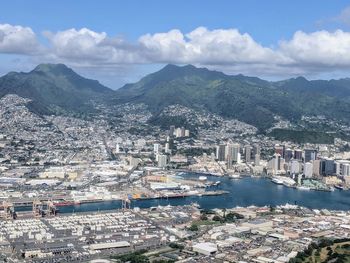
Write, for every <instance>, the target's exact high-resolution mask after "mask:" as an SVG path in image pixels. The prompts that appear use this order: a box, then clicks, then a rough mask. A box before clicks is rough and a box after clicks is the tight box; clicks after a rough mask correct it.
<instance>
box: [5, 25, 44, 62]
mask: <svg viewBox="0 0 350 263" xmlns="http://www.w3.org/2000/svg"><path fill="white" fill-rule="evenodd" d="M39 49H40V45H39V42H38V41H37V37H36V35H35V33H34V32H33V30H32V29H31V28H29V27H22V26H13V25H9V24H0V53H9V54H11V53H12V54H27V55H29V54H34V53H37V52H38V51H39Z"/></svg>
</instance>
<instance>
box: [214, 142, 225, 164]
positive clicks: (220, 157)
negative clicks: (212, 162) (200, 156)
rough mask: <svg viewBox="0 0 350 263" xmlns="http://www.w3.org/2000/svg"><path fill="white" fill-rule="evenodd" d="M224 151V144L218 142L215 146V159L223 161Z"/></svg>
mask: <svg viewBox="0 0 350 263" xmlns="http://www.w3.org/2000/svg"><path fill="white" fill-rule="evenodd" d="M225 152H226V145H225V144H220V145H217V146H216V159H217V160H218V161H220V162H223V161H225V159H226V158H225V157H226V156H225V154H226V153H225Z"/></svg>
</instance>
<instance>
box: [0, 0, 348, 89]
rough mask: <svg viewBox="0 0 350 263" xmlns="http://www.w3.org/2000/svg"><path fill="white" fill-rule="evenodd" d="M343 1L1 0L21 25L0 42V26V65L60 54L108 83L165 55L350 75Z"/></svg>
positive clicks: (272, 75) (274, 73)
mask: <svg viewBox="0 0 350 263" xmlns="http://www.w3.org/2000/svg"><path fill="white" fill-rule="evenodd" d="M349 6H350V3H349V2H348V1H334V0H333V1H332V0H324V1H319V0H318V1H314V0H311V1H258V0H254V1H253V0H245V1H224V0H222V1H203V0H202V1H199V0H187V1H185V0H178V1H164V0H163V1H160V0H148V1H133V0H132V1H87V0H85V1H82V0H74V1H71V0H70V1H69V0H61V1H39V0H36V1H34V0H26V1H24V0H22V1H19V0H15V1H13V0H12V1H3V2H2V3H1V12H0V25H1V24H2V25H5V24H8V25H10V26H11V27H14V26H20V27H21V28H20V29H18V28H17V29H16V34H18V36H19V37H16V38H8V39H7V40H6V41H7V42H6V43H5V42H4V43H3V45H1V41H2V40H1V39H2V38H3V37H1V36H5V37H6V36H8V34H9V32H12V33H13V31H14V30H13V28H9V27H8V26H7V27H3V28H1V26H0V60H1V62H2V63H0V64H1V65H0V74H5V73H6V72H8V71H17V70H29V69H31V68H32V67H33V66H34V65H35V64H38V63H40V62H52V63H56V62H62V63H66V64H67V65H69V66H71V67H73V68H74V69H75V70H77V71H78V72H79V73H81V74H83V75H85V76H89V77H93V78H97V79H99V80H100V81H101V82H102V83H105V84H107V85H109V86H113V88H116V87H118V86H119V85H122V84H123V83H125V82H129V81H135V80H137V79H138V78H139V77H141V76H142V75H143V74H146V73H149V72H152V71H154V70H157V69H159V68H160V67H162V66H163V65H164V64H166V63H176V64H187V63H191V64H195V65H197V66H205V67H209V68H213V69H217V70H222V71H224V72H226V73H229V74H236V73H244V74H248V75H257V76H260V77H264V78H269V79H281V78H285V77H292V76H296V75H305V76H307V77H309V78H317V77H321V78H333V77H334V78H338V77H342V76H349V75H350V72H349V71H350V70H349V69H350V56H349V55H348V56H349V59H348V58H347V57H346V58H344V55H343V53H344V54H345V53H348V49H349V50H350V46H349V47H348V42H347V41H348V38H349V39H350V34H349V33H348V32H349V30H350V9H348V8H349ZM23 28H26V29H28V28H29V29H30V31H32V33H33V36H31V35H30V32H29V31H25V30H24V29H23ZM83 28H85V29H86V30H83V31H81V29H83ZM198 28H200V30H197V31H195V30H196V29H198ZM203 28H205V30H203ZM71 29H74V30H75V31H69V30H71ZM175 29H176V30H177V31H176V32H175V31H174V32H173V31H172V30H175ZM1 30H2V31H3V32H2V31H1ZM218 30H221V31H218ZM337 30H338V31H339V30H340V32H338V33H336V32H337ZM17 31H18V32H17ZM193 31H195V32H194V33H193V34H192V35H190V36H188V35H187V34H189V33H191V32H193ZM299 31H300V32H302V34H297V35H296V32H299ZM1 32H2V33H1ZM58 32H63V33H64V34H63V33H62V34H57V33H58ZM169 32H173V33H172V34H170V33H169ZM237 32H238V33H237ZM95 33H96V34H95ZM158 33H164V35H160V36H156V35H155V34H158ZM147 34H149V35H148V37H146V38H143V40H141V41H140V38H141V37H142V36H145V35H147ZM245 34H247V35H248V39H247V37H246V35H245ZM28 37H29V38H30V39H29V40H28ZM182 38H183V41H182ZM3 39H4V38H3ZM19 39H21V41H22V42H20V40H19ZM67 39H68V40H67ZM77 39H78V41H77ZM3 41H4V40H3ZM11 41H18V43H17V42H16V43H13V44H12V43H11ZM169 41H170V42H169ZM281 42H284V43H285V44H282V45H281ZM26 43H31V45H29V44H28V45H27V44H26ZM77 43H79V45H81V46H79V45H78V44H77ZM91 43H94V45H92V44H91ZM222 43H224V44H222ZM315 43H316V44H315ZM344 43H345V44H344ZM349 43H350V41H349ZM344 45H345V47H344ZM25 46H27V47H26V48H24V47H25ZM315 46H316V47H315ZM246 47H247V48H246ZM325 47H328V49H330V50H331V51H332V52H329V50H328V49H327V48H325ZM333 47H334V48H333ZM85 48H86V50H85ZM333 50H335V51H334V52H333ZM218 51H222V54H220V52H218ZM342 52H343V53H342ZM91 54H94V55H93V56H92V55H91ZM301 54H303V56H301ZM337 56H339V57H337ZM226 58H227V59H226ZM338 61H340V62H338Z"/></svg>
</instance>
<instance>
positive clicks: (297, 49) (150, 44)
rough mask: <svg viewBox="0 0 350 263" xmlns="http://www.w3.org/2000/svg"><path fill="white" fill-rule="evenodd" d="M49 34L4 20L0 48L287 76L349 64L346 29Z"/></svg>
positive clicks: (80, 60) (109, 64) (91, 62)
mask: <svg viewBox="0 0 350 263" xmlns="http://www.w3.org/2000/svg"><path fill="white" fill-rule="evenodd" d="M44 36H45V37H46V38H47V39H48V44H47V45H46V46H45V48H43V46H40V45H39V43H38V40H37V37H36V35H35V33H34V32H33V30H32V29H30V28H27V27H21V26H11V25H7V24H5V25H1V24H0V53H15V54H35V55H36V56H33V58H34V59H35V60H36V61H38V62H41V61H45V62H48V61H50V62H63V63H68V64H69V65H71V66H75V67H85V68H86V67H90V68H95V69H97V70H98V69H101V70H103V69H104V68H106V69H107V68H108V70H111V68H113V67H114V68H116V69H117V68H120V67H121V66H125V65H134V64H159V63H178V64H189V63H190V64H195V65H198V66H207V67H210V68H212V69H218V70H224V71H225V72H230V73H244V74H251V75H260V76H263V75H268V76H282V75H283V76H287V75H288V74H290V75H295V74H306V75H307V74H310V73H323V72H331V71H334V72H335V71H344V70H348V69H349V68H350V32H345V31H342V30H337V31H334V32H329V31H316V32H312V33H305V32H302V31H297V32H296V33H295V34H294V35H293V36H292V38H291V39H290V40H284V41H280V42H278V43H277V44H276V47H275V48H272V47H267V46H264V45H262V44H260V43H258V42H257V41H255V40H254V39H253V37H252V36H250V35H249V34H248V33H241V32H239V31H238V30H237V29H234V28H233V29H216V30H208V29H207V28H205V27H198V28H196V29H194V30H193V31H191V32H189V33H183V32H181V31H180V30H178V29H173V30H170V31H169V32H165V33H155V34H145V35H142V36H140V37H139V39H138V40H137V41H136V42H130V41H127V40H126V39H124V38H122V37H111V36H108V34H107V33H105V32H95V31H92V30H90V29H87V28H82V29H79V30H77V29H74V28H72V29H68V30H64V31H59V32H49V31H47V32H44ZM38 50H41V52H40V53H38ZM35 52H36V53H35Z"/></svg>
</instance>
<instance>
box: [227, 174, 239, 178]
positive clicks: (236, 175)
mask: <svg viewBox="0 0 350 263" xmlns="http://www.w3.org/2000/svg"><path fill="white" fill-rule="evenodd" d="M229 176H230V178H231V179H240V178H241V175H240V174H230V175H229Z"/></svg>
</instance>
